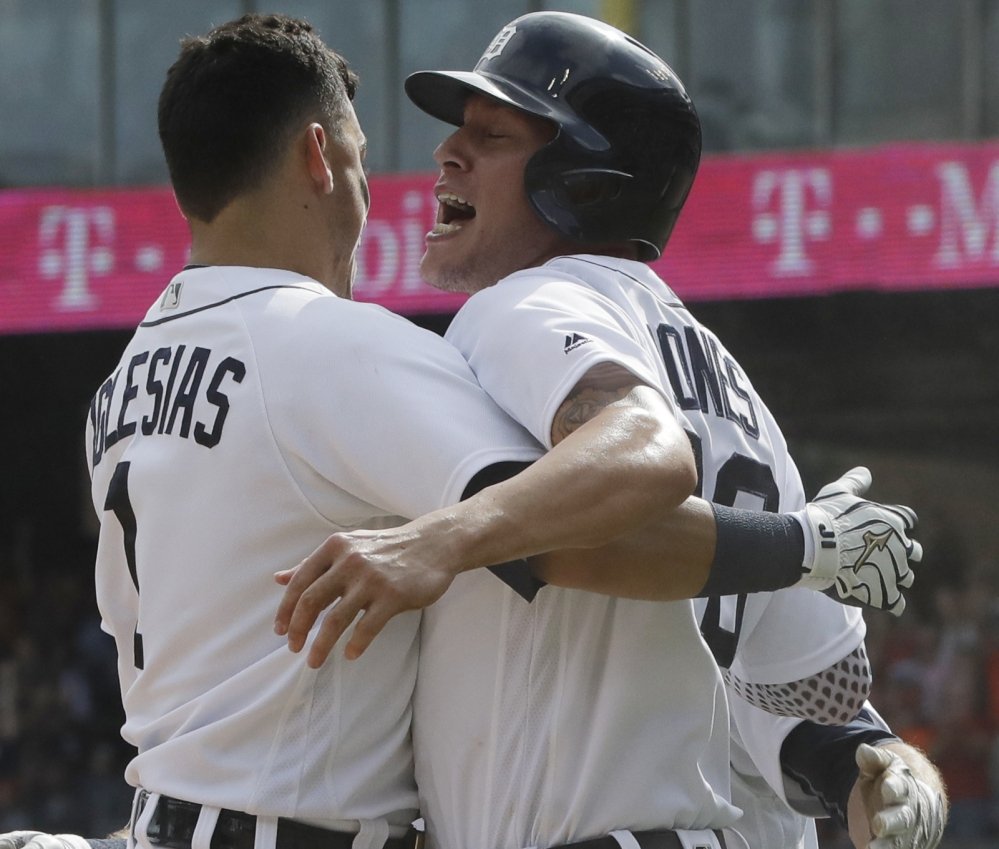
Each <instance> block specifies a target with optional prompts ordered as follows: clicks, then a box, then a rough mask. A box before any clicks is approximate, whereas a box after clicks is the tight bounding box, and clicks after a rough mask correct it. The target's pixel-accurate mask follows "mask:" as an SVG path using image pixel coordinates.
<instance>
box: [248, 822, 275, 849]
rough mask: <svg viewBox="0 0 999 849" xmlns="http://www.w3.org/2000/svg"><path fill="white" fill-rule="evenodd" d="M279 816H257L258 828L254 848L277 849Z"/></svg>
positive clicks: (254, 838) (254, 836)
mask: <svg viewBox="0 0 999 849" xmlns="http://www.w3.org/2000/svg"><path fill="white" fill-rule="evenodd" d="M277 833H278V818H277V817H262V816H258V817H257V830H256V832H254V835H253V849H275V847H276V846H277Z"/></svg>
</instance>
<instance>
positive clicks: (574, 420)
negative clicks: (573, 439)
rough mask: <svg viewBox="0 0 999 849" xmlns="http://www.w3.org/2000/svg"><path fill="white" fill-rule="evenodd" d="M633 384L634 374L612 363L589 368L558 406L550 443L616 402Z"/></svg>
mask: <svg viewBox="0 0 999 849" xmlns="http://www.w3.org/2000/svg"><path fill="white" fill-rule="evenodd" d="M636 383H637V381H636V379H635V376H634V375H633V374H631V373H630V372H628V371H626V370H625V369H623V368H621V366H619V365H617V364H616V363H600V364H599V365H596V366H594V367H593V368H591V369H590V370H589V371H588V372H587V373H586V376H585V377H584V378H583V379H582V380H580V381H579V383H577V384H576V385H575V387H574V388H573V390H572V392H570V393H569V396H568V397H567V398H566V399H565V401H563V402H562V406H560V407H559V408H558V412H557V413H556V414H555V418H554V420H553V421H552V442H553V443H555V444H558V443H559V442H561V441H562V440H563V439H565V438H566V437H567V436H568V435H569V434H570V433H573V432H574V431H576V430H578V429H579V428H580V427H582V426H583V425H584V424H586V423H587V422H588V421H589V420H590V419H592V418H593V417H594V416H596V415H597V414H598V413H599V412H600V411H601V410H602V409H603V408H604V407H606V406H608V405H610V404H613V403H614V402H615V401H620V400H621V399H622V398H624V397H625V396H626V395H627V394H628V393H629V392H631V390H632V389H634V388H635V385H636Z"/></svg>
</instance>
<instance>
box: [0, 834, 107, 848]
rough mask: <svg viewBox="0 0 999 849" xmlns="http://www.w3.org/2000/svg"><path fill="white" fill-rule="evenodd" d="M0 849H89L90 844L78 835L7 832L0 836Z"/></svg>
mask: <svg viewBox="0 0 999 849" xmlns="http://www.w3.org/2000/svg"><path fill="white" fill-rule="evenodd" d="M0 849H90V844H89V843H88V842H87V840H86V838H85V837H80V836H79V835H78V834H46V833H45V832H44V831H9V832H7V833H6V834H0Z"/></svg>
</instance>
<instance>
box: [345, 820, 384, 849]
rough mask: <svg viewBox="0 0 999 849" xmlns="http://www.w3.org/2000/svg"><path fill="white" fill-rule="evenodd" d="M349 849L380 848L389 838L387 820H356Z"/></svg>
mask: <svg viewBox="0 0 999 849" xmlns="http://www.w3.org/2000/svg"><path fill="white" fill-rule="evenodd" d="M358 825H359V826H360V828H358V829H357V834H356V835H354V842H353V844H352V846H351V849H382V847H384V846H385V841H387V840H388V839H389V824H388V820H358Z"/></svg>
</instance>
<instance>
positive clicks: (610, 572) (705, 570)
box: [531, 498, 716, 601]
mask: <svg viewBox="0 0 999 849" xmlns="http://www.w3.org/2000/svg"><path fill="white" fill-rule="evenodd" d="M715 539H716V529H715V519H714V514H713V512H712V509H711V505H709V504H708V503H707V502H706V501H703V500H702V499H700V498H688V499H687V500H686V501H684V502H683V504H681V505H680V506H679V507H677V508H676V509H675V510H670V511H667V512H666V513H665V514H664V515H660V516H657V517H655V518H654V519H653V520H652V521H650V522H649V523H648V524H646V525H645V526H644V527H642V528H640V529H639V530H637V531H635V532H634V533H632V534H629V535H628V536H625V537H620V538H618V539H615V540H613V541H612V542H610V543H608V544H607V545H605V546H601V547H599V548H590V549H562V550H559V551H552V552H549V553H547V554H543V555H540V556H538V557H534V558H532V559H531V565H532V567H533V569H534V573H535V575H537V576H538V577H539V578H540V579H541V580H543V581H545V582H546V583H549V584H552V585H554V586H558V587H569V588H573V589H584V590H588V591H590V592H597V593H604V594H606V595H615V596H621V597H623V598H635V599H646V600H653V601H674V600H678V599H685V598H692V597H693V596H696V595H697V594H698V593H699V592H700V590H701V589H702V587H704V584H705V582H706V581H707V579H708V575H709V573H710V570H711V565H712V560H713V558H714V553H715Z"/></svg>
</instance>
